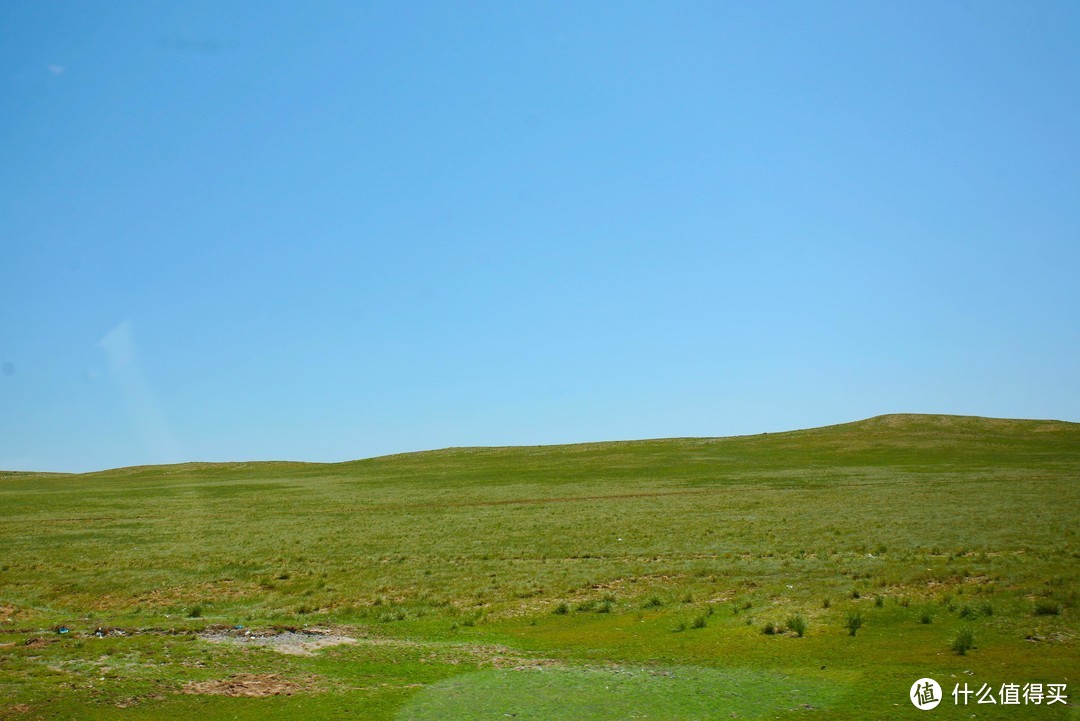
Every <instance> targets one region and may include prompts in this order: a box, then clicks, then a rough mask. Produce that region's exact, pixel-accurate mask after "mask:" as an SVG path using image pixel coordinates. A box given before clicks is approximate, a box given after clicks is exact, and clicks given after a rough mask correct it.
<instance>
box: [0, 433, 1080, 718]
mask: <svg viewBox="0 0 1080 721" xmlns="http://www.w3.org/2000/svg"><path fill="white" fill-rule="evenodd" d="M1078 481H1080V425H1078V424H1069V423H1059V422H1053V421H1003V420H991V419H981V418H967V417H946V416H885V417H881V418H875V419H871V420H869V421H863V422H859V423H852V424H846V425H841V426H833V427H829V428H820V429H813V430H807V431H796V432H791V433H779V434H768V435H758V436H747V437H739V438H721V439H674V440H658V441H633V442H620V443H603V444H583V445H575V446H550V447H527V448H484V449H449V450H444V451H433V452H427V453H417V454H407V455H399V456H390V457H385V458H377V459H370V460H365V461H355V462H350V463H342V464H301V463H237V464H184V465H179V466H163V467H145V468H129V469H118V470H114V471H106V472H102V473H93V474H83V475H52V474H14V473H12V474H0V644H10V645H0V718H4V717H5V714H7V715H11V716H13V717H18V718H119V717H125V718H132V719H135V718H140V719H141V718H178V717H190V716H193V715H198V716H200V717H202V718H205V719H212V718H267V717H270V718H274V717H280V718H286V717H288V718H313V719H315V718H320V719H321V718H373V719H377V718H382V719H393V718H400V719H427V718H488V717H490V718H506V717H505V716H500V715H499V714H500V713H517V714H519V715H518V716H517V718H521V719H524V718H544V719H556V718H567V719H570V718H573V719H589V718H598V719H599V718H605V719H606V718H619V719H622V718H634V717H635V714H637V717H642V718H644V717H648V718H652V719H657V718H670V719H695V718H697V719H707V718H731V717H732V714H733V713H734V714H736V717H741V718H755V717H761V718H773V717H776V716H777V715H781V716H782V715H784V714H788V713H795V712H794V711H790V709H793V708H795V709H798V710H801V711H807V712H808V710H807V709H805V708H804V707H803V706H802V704H808V705H810V706H813V707H814V714H815V717H816V718H851V719H855V718H859V719H862V718H894V717H897V716H900V715H912V714H916V715H917V714H919V713H920V712H918V711H917V710H916V709H915V708H914V707H913V706H911V705H910V704H909V703H908V702H907V690H908V687H909V686H910V685H911V683H912V682H913V681H914V680H915V679H917V678H919V677H921V676H927V675H929V676H934V677H935V678H937V679H938V680H939V681H941V682H942V685H943V686H946V687H947V688H946V693H948V692H949V691H951V689H952V684H953V683H955V682H957V681H967V682H968V683H969V684H975V685H977V684H980V683H983V682H987V683H991V684H992V685H995V686H998V685H1000V684H1001V683H1006V682H1015V683H1021V684H1023V683H1026V682H1039V681H1041V682H1044V683H1060V682H1066V679H1070V681H1068V682H1069V683H1071V684H1078V683H1080V682H1078V681H1077V680H1076V679H1078V678H1080V654H1078V652H1077V647H1076V635H1077V631H1078V627H1080V624H1078V623H1077V620H1076V602H1077V590H1078V584H1077V570H1078V568H1080V565H1078V560H1080V549H1078V548H1077V519H1078V518H1080V486H1078ZM856 595H857V596H858V598H856V597H855V596H856ZM878 598H880V599H881V600H880V601H878V600H877V599H878ZM825 599H828V601H829V602H828V607H826V604H825ZM564 603H565V604H566V608H567V609H568V612H567V613H566V614H555V613H553V611H554V610H555V609H556V608H558V607H559V605H560V604H564ZM1036 609H1042V611H1043V612H1040V613H1036ZM1052 610H1056V611H1057V612H1056V613H1052V612H1050V611H1052ZM854 612H858V613H859V614H860V616H861V618H862V619H863V625H862V627H861V628H860V629H859V630H858V633H857V635H856V636H855V637H851V636H850V635H849V634H848V630H847V628H846V619H847V617H848V614H849V613H854ZM795 614H799V615H800V616H802V618H804V619H805V621H806V632H805V637H804V638H796V637H795V635H794V634H793V633H781V634H779V635H766V634H763V633H762V628H763V627H764V626H765V624H767V623H772V624H773V625H774V626H775V627H776V628H777V629H779V630H780V631H783V630H784V629H785V624H786V622H787V620H788V619H789V618H791V617H792V616H794V615H795ZM924 616H926V617H929V618H930V620H931V622H930V623H923V622H922V619H923V617H924ZM58 624H65V625H67V626H68V627H70V628H71V629H72V630H73V633H72V634H69V635H67V636H62V637H61V636H58V635H56V634H52V633H50V632H49V629H51V628H52V627H54V626H56V625H58ZM211 624H227V625H234V624H243V625H244V626H247V627H262V626H267V625H272V624H281V625H294V626H313V625H338V626H342V627H344V628H345V632H347V633H350V634H351V635H354V636H357V637H362V636H366V637H367V638H366V639H361V642H360V643H358V644H356V645H353V646H343V647H335V648H332V649H326V650H323V651H320V652H318V653H317V654H316V655H315V656H312V657H295V656H284V655H282V654H279V653H276V652H274V651H272V650H267V649H247V648H238V647H231V646H219V645H212V644H209V643H207V642H205V641H202V640H199V639H197V638H194V637H190V636H187V635H183V634H175V633H174V632H177V631H182V630H193V631H197V630H199V629H201V628H203V627H205V626H207V625H211ZM97 626H118V627H122V628H125V629H128V630H137V629H149V628H159V629H163V630H164V631H168V632H169V633H168V634H142V635H134V636H128V637H123V638H106V639H96V638H91V637H87V636H88V634H90V632H92V631H93V629H94V628H95V627H97ZM961 629H971V630H972V631H973V633H974V637H975V648H974V649H972V650H970V651H968V653H967V654H966V655H965V656H959V655H957V654H955V653H953V652H952V651H951V650H950V647H951V644H952V640H953V639H954V638H955V637H956V635H957V633H958V632H959V631H960V630H961ZM32 638H45V639H47V640H49V641H50V642H51V643H49V644H47V645H41V646H37V645H35V646H30V647H28V646H25V645H23V644H24V641H26V640H27V639H32ZM507 659H511V660H510V661H507ZM519 667H520V668H519ZM538 668H540V669H542V670H537V669H538ZM516 669H517V670H516ZM234 673H273V674H277V675H278V676H280V677H283V678H290V679H299V680H302V681H303V685H304V689H303V690H301V691H300V692H298V693H296V694H295V695H293V696H291V697H288V698H260V699H245V698H226V697H221V696H205V695H187V694H181V693H178V691H179V690H180V689H181V688H182V686H183V685H184V684H185V683H186V682H189V681H202V680H207V679H221V678H226V677H228V676H229V675H230V674H234ZM665 674H674V675H665ZM1070 690H1075V689H1070ZM1070 695H1071V694H1070ZM1071 701H1072V699H1070V702H1071ZM508 704H512V705H513V704H516V705H514V707H513V709H512V710H509V711H500V709H507V708H509V706H508ZM893 704H899V705H898V706H894V705H893ZM1077 706H1080V701H1077V703H1076V704H1074V705H1070V706H1065V707H1063V706H1061V705H1055V706H1054V707H1039V708H1034V709H1033V708H1027V709H1024V708H1023V707H1020V708H1019V709H1015V708H1000V707H987V706H980V707H978V708H977V709H974V710H975V711H978V715H979V718H1040V719H1041V718H1046V719H1053V718H1076V716H1075V714H1074V715H1072V716H1070V715H1069V714H1071V713H1072V710H1073V709H1075V708H1077ZM560 709H561V710H560ZM970 712H971V711H970V710H965V709H963V708H953V707H952V702H951V697H950V698H949V699H948V701H947V703H944V704H942V705H941V706H939V707H938V709H936V710H935V711H933V712H932V713H933V714H935V715H936V716H937V717H941V718H961V717H963V718H968V717H969V716H970ZM530 714H531V715H530ZM605 714H607V715H605ZM665 714H666V715H665Z"/></svg>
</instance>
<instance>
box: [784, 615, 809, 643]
mask: <svg viewBox="0 0 1080 721" xmlns="http://www.w3.org/2000/svg"><path fill="white" fill-rule="evenodd" d="M787 627H788V630H789V631H791V632H792V633H794V634H795V635H796V636H798V637H799V638H802V637H803V634H805V633H806V619H805V618H803V617H802V616H801V615H800V614H798V613H796V614H795V615H794V616H790V617H789V618H788V620H787Z"/></svg>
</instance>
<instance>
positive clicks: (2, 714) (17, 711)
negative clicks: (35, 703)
mask: <svg viewBox="0 0 1080 721" xmlns="http://www.w3.org/2000/svg"><path fill="white" fill-rule="evenodd" d="M31 708H32V707H31V706H30V704H28V703H17V704H15V705H14V706H8V707H7V708H0V719H7V718H15V717H16V716H22V715H23V714H24V713H27V712H29V711H30V710H31Z"/></svg>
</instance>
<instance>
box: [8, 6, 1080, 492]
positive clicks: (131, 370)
mask: <svg viewBox="0 0 1080 721" xmlns="http://www.w3.org/2000/svg"><path fill="white" fill-rule="evenodd" d="M1078 39H1080V5H1078V4H1077V3H1072V2H1062V3H1053V2H1042V3H1003V2H950V3H931V2H874V3H861V2H843V3H830V2H812V3H807V2H790V3H717V2H704V3H690V2H683V3H667V2H665V3H660V2H657V3H638V2H631V3H626V2H613V3H582V2H572V3H533V4H526V3H505V2H492V3H475V2H466V3H426V2H425V3H377V4H376V3H359V2H342V3H330V2H320V3H269V2H229V3H217V2H215V3H199V2H183V3H158V2H128V3H109V2H102V3H94V4H88V3H75V2H71V3H57V2H35V3H5V4H3V5H0V83H2V84H3V85H2V97H3V98H4V100H3V103H2V104H0V369H2V373H0V468H8V469H13V468H18V469H40V470H58V471H84V470H94V469H101V468H107V467H115V466H121V465H134V464H143V463H158V462H171V461H185V460H247V459H271V458H275V459H295V460H312V461H338V460H346V459H352V458H359V457H366V456H372V455H379V454H384V453H392V452H400V451H410V450H421V449H426V448H436V447H443V446H450V445H507V444H539V443H559V442H574V441H590V440H606V439H627V438H644V437H666V436H712V435H732V434H741V433H757V432H762V431H779V430H787V429H793V428H800V427H808V426H816V425H825V424H829V423H838V422H846V421H850V420H856V419H860V418H865V417H869V416H872V415H876V414H880V413H891V412H940V413H958V414H975V415H988V416H997V417H1029V418H1059V419H1064V420H1071V421H1080V363H1078V361H1077V359H1078V358H1080V321H1078V318H1080V283H1078V282H1077V277H1078V271H1080V200H1078V199H1080V131H1078V128H1080V125H1078V118H1080V42H1078Z"/></svg>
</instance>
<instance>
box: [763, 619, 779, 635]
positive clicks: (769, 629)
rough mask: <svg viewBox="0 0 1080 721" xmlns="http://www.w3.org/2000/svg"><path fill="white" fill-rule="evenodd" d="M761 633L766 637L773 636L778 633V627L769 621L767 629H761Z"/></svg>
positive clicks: (766, 625)
mask: <svg viewBox="0 0 1080 721" xmlns="http://www.w3.org/2000/svg"><path fill="white" fill-rule="evenodd" d="M761 632H762V633H763V634H765V635H766V636H772V635H773V634H775V633H776V626H775V625H774V624H773V622H772V621H769V622H768V623H766V624H765V627H764V628H762V629H761Z"/></svg>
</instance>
